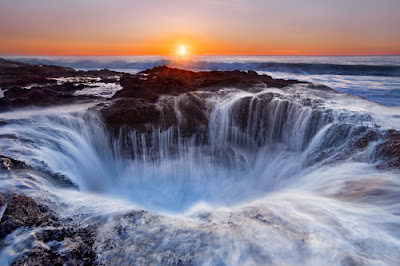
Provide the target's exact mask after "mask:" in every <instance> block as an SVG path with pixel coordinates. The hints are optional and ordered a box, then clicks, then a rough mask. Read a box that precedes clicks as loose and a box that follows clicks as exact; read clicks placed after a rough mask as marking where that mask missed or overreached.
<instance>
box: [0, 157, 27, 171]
mask: <svg viewBox="0 0 400 266" xmlns="http://www.w3.org/2000/svg"><path fill="white" fill-rule="evenodd" d="M0 169H6V170H12V169H30V167H29V166H28V165H26V164H25V163H24V162H21V161H18V160H16V159H14V158H11V157H8V156H5V155H0Z"/></svg>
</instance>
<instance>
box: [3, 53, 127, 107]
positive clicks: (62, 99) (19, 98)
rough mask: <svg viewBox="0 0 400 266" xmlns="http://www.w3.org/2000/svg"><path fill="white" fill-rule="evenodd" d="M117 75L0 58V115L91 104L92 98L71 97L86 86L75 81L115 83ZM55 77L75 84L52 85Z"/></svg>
mask: <svg viewBox="0 0 400 266" xmlns="http://www.w3.org/2000/svg"><path fill="white" fill-rule="evenodd" d="M120 76H121V73H119V72H115V71H110V70H98V71H94V70H93V71H75V70H74V69H72V68H65V67H59V66H47V65H30V64H24V63H19V62H12V61H7V60H4V59H1V58H0V89H2V90H3V91H4V98H0V112H1V111H8V110H12V109H15V108H21V107H27V106H51V105H59V104H70V103H79V102H82V101H93V97H88V96H75V95H74V92H75V91H77V90H81V89H84V88H85V87H87V85H85V84H83V83H82V81H80V80H79V79H85V78H86V79H87V81H85V83H87V82H89V83H90V82H94V81H96V82H105V83H110V82H114V83H117V82H118V81H119V77H120ZM55 78H74V79H76V81H75V82H69V81H66V82H61V84H55V83H56V82H57V80H55ZM28 85H30V86H28ZM32 85H33V86H32ZM25 86H28V88H24V87H25Z"/></svg>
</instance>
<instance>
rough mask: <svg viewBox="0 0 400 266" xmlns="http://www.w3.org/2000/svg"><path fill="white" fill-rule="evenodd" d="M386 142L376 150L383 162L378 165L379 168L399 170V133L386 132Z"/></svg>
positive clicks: (393, 131) (394, 131) (395, 131)
mask: <svg viewBox="0 0 400 266" xmlns="http://www.w3.org/2000/svg"><path fill="white" fill-rule="evenodd" d="M385 138H386V140H385V141H384V142H383V143H381V144H379V145H378V147H377V148H376V152H377V154H378V155H380V156H382V157H383V158H384V159H385V161H384V162H383V163H382V164H381V165H379V168H381V169H385V168H397V169H400V132H399V131H397V130H393V129H391V130H388V131H387V132H386V134H385Z"/></svg>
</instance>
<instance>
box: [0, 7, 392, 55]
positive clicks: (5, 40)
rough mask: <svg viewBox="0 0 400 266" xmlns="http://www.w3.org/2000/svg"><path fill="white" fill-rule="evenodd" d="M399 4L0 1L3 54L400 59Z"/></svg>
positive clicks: (0, 33)
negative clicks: (184, 52) (385, 56)
mask: <svg viewBox="0 0 400 266" xmlns="http://www.w3.org/2000/svg"><path fill="white" fill-rule="evenodd" d="M399 14H400V1H399V0H308V1H307V0H275V1H272V0H226V1H223V0H202V1H200V0H196V1H190V0H140V1H136V0H113V1H111V0H109V1H106V0H0V54H59V55H96V54H106V55H136V54H137V55H143V54H149V55H150V54H153V55H167V54H173V53H174V52H176V51H177V49H179V48H178V47H180V46H181V45H186V47H187V50H188V52H190V53H192V54H199V55H204V54H209V55H218V54H220V55H223V54H232V55H239V54H247V55H269V54H400V15H399Z"/></svg>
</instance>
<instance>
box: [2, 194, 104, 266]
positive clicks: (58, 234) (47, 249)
mask: <svg viewBox="0 0 400 266" xmlns="http://www.w3.org/2000/svg"><path fill="white" fill-rule="evenodd" d="M6 198H8V200H7V199H6ZM6 201H8V203H7V204H6ZM4 207H6V209H5V211H4V215H3V217H1V218H0V221H1V223H0V240H1V239H3V238H4V237H6V236H7V235H9V234H10V233H12V232H13V231H15V230H16V229H18V228H20V227H24V228H30V227H36V229H37V230H36V232H34V233H33V236H34V238H35V241H36V242H37V243H40V244H37V245H35V246H33V248H32V249H31V250H28V251H27V252H24V253H23V255H22V256H21V257H19V258H17V259H16V260H15V261H14V262H13V263H12V265H93V263H94V261H95V259H96V253H95V252H94V251H93V250H92V247H93V244H94V239H95V229H96V228H95V227H93V226H92V227H87V228H80V227H70V226H67V225H65V224H64V223H63V222H62V221H60V219H59V218H58V215H57V214H56V213H54V212H53V211H52V210H51V208H50V207H48V206H44V205H39V204H37V203H36V201H35V200H33V199H32V198H30V197H28V196H25V195H9V196H6V197H3V195H0V209H1V208H4ZM0 246H1V243H0Z"/></svg>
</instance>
